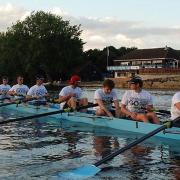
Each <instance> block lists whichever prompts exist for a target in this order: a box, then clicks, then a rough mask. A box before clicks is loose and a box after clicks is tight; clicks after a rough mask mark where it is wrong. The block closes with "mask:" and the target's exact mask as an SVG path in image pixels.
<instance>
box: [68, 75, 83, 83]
mask: <svg viewBox="0 0 180 180" xmlns="http://www.w3.org/2000/svg"><path fill="white" fill-rule="evenodd" d="M80 80H81V78H80V77H79V76H78V75H73V76H72V77H71V79H70V81H69V84H75V83H76V82H80Z"/></svg>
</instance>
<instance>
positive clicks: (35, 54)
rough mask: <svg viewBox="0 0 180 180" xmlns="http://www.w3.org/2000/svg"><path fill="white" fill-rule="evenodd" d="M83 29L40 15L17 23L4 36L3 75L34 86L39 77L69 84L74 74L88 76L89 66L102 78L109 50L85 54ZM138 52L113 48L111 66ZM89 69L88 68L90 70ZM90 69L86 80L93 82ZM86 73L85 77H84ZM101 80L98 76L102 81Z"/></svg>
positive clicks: (0, 41) (0, 36)
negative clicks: (42, 76)
mask: <svg viewBox="0 0 180 180" xmlns="http://www.w3.org/2000/svg"><path fill="white" fill-rule="evenodd" d="M81 33H82V29H81V25H71V24H70V21H65V20H63V19H62V17H60V16H57V15H54V14H51V13H47V12H43V11H37V12H32V13H31V15H30V16H28V17H26V18H25V20H23V21H20V20H19V21H17V22H16V23H15V24H13V25H12V26H11V27H9V28H7V30H6V31H5V32H1V33H0V72H1V76H4V75H7V76H8V77H9V79H10V80H12V81H13V80H14V79H15V77H16V76H17V75H23V76H25V77H26V80H27V81H28V82H29V83H31V82H33V81H34V77H35V75H36V74H42V75H44V76H45V77H46V78H47V80H49V81H52V80H59V79H60V78H61V79H62V80H67V79H68V78H69V77H70V76H71V75H72V74H74V73H79V75H84V73H83V71H82V68H83V67H84V68H86V66H85V65H89V66H91V67H92V66H93V67H94V69H96V71H97V72H98V73H99V74H104V73H106V72H107V71H106V65H107V64H106V63H107V62H106V57H107V49H106V48H104V49H103V50H99V49H90V50H88V51H85V52H83V45H84V44H85V43H84V41H83V40H82V39H81ZM132 50H134V48H126V47H121V48H119V49H116V48H115V47H113V46H110V47H109V52H110V53H109V65H112V63H113V62H112V60H113V59H115V58H117V57H119V56H121V55H123V54H125V53H127V52H129V51H132ZM87 67H88V66H87ZM94 69H93V68H92V69H91V68H88V70H89V71H90V72H87V71H86V73H85V74H87V75H84V76H83V78H84V79H83V80H85V81H86V80H89V79H88V77H89V75H88V73H89V74H92V72H91V71H95V70H94ZM81 73H83V74H81ZM98 77H99V76H97V78H98Z"/></svg>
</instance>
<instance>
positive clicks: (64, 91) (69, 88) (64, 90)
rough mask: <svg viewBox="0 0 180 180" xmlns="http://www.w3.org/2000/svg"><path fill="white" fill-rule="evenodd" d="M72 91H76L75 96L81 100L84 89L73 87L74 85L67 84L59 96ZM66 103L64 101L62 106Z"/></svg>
mask: <svg viewBox="0 0 180 180" xmlns="http://www.w3.org/2000/svg"><path fill="white" fill-rule="evenodd" d="M71 93H75V98H76V99H77V100H79V99H80V98H81V95H82V89H81V88H80V87H76V88H72V86H66V87H64V88H63V89H62V90H61V91H60V93H59V96H68V95H69V94H71ZM65 104H66V102H62V103H61V104H60V107H61V108H63V107H64V105H65Z"/></svg>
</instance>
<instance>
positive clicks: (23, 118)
mask: <svg viewBox="0 0 180 180" xmlns="http://www.w3.org/2000/svg"><path fill="white" fill-rule="evenodd" d="M96 106H98V104H91V105H87V106H80V107H77V108H76V109H75V110H77V111H79V110H81V109H87V108H91V107H96ZM75 110H73V109H72V108H67V109H63V110H58V111H52V112H47V113H41V114H35V115H31V116H26V117H20V118H15V119H8V120H6V121H1V122H0V124H7V123H10V122H15V121H23V120H28V119H33V118H40V117H44V116H50V115H53V114H59V113H64V112H73V111H75Z"/></svg>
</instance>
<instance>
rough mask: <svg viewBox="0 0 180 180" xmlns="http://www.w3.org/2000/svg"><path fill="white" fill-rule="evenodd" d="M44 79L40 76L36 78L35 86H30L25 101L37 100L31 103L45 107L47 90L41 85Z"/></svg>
mask: <svg viewBox="0 0 180 180" xmlns="http://www.w3.org/2000/svg"><path fill="white" fill-rule="evenodd" d="M43 82H44V77H43V76H42V75H37V76H36V84H35V85H34V86H32V87H31V88H30V89H29V91H28V92H27V96H26V98H27V99H31V98H32V99H34V98H35V99H37V100H36V101H33V103H34V104H38V105H46V98H45V97H47V96H48V92H47V89H46V88H45V86H44V85H43Z"/></svg>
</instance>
